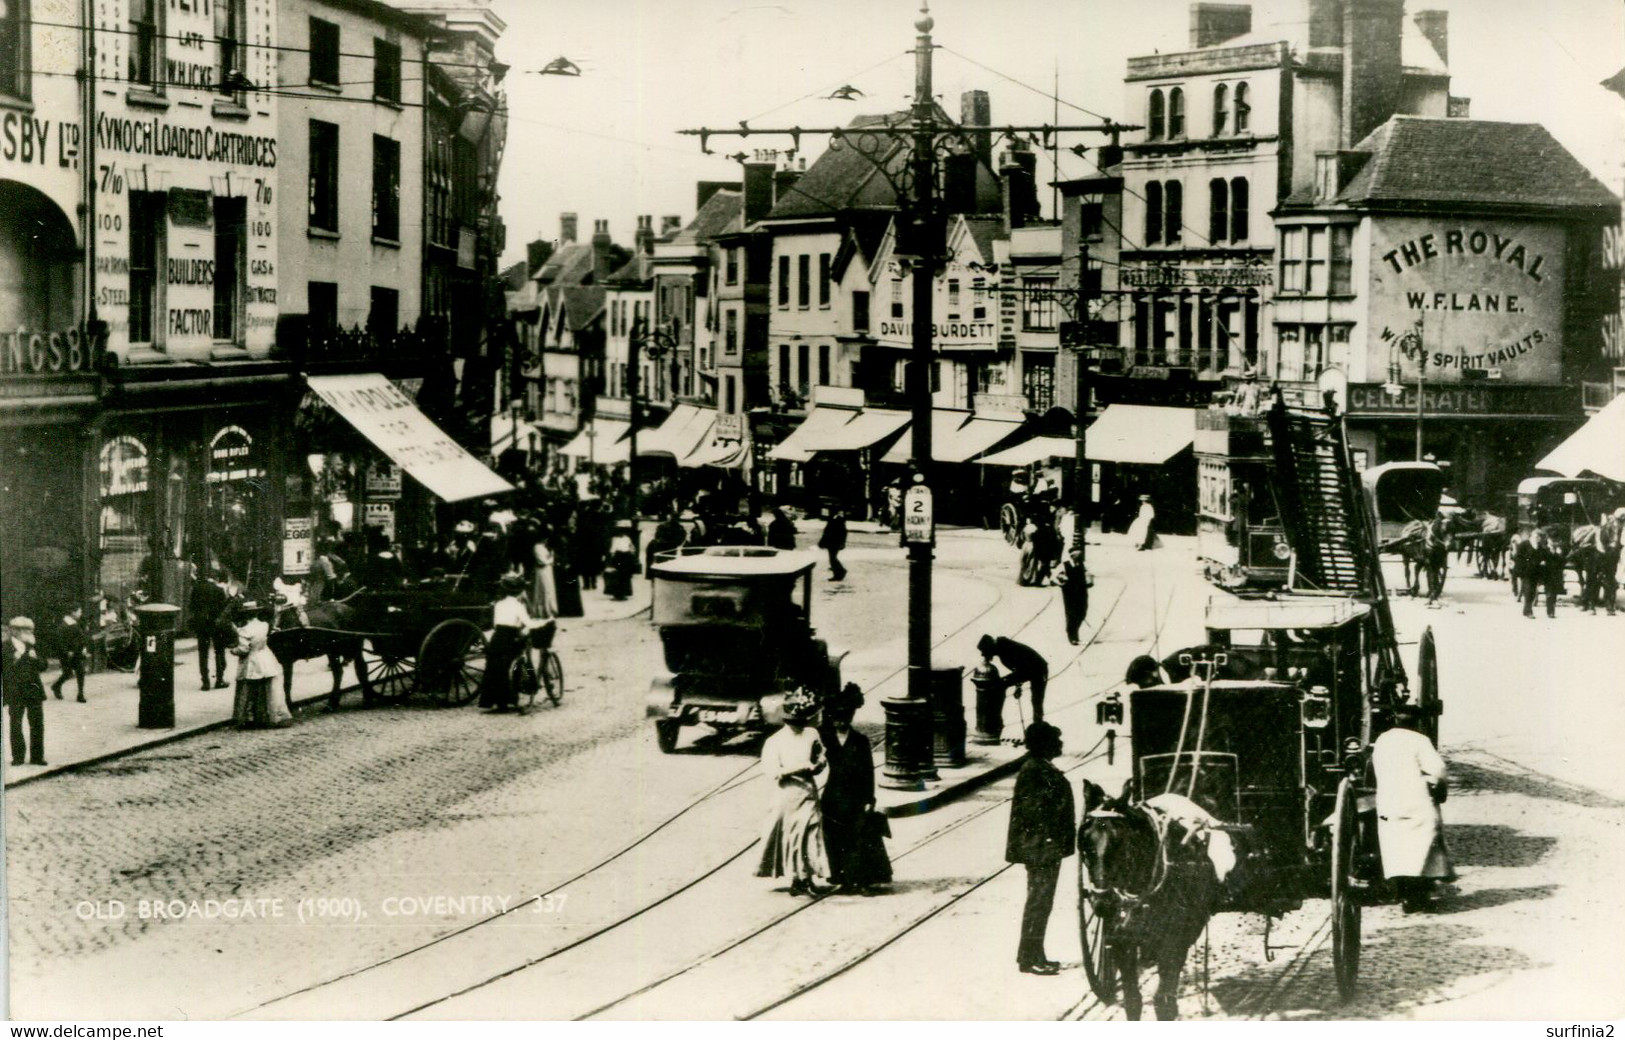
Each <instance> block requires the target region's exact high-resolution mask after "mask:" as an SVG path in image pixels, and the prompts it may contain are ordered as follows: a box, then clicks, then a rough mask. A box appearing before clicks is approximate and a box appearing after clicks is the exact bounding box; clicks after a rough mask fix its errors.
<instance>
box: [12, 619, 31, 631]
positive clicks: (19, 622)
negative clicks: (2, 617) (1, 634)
mask: <svg viewBox="0 0 1625 1040" xmlns="http://www.w3.org/2000/svg"><path fill="white" fill-rule="evenodd" d="M6 624H7V625H9V626H11V627H12V628H20V629H27V630H29V631H33V629H34V622H33V621H32V620H30V619H28V618H25V617H14V618H12V619H11V620H10V621H7V622H6Z"/></svg>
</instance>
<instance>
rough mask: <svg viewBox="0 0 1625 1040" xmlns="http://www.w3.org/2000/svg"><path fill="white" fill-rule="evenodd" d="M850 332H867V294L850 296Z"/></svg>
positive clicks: (855, 293) (861, 293)
mask: <svg viewBox="0 0 1625 1040" xmlns="http://www.w3.org/2000/svg"><path fill="white" fill-rule="evenodd" d="M852 331H853V332H868V331H869V294H868V293H867V292H854V293H853V294H852Z"/></svg>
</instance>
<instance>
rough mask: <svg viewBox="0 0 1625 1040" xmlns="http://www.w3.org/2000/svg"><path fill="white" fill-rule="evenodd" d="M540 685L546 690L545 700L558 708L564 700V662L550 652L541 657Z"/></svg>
mask: <svg viewBox="0 0 1625 1040" xmlns="http://www.w3.org/2000/svg"><path fill="white" fill-rule="evenodd" d="M542 685H543V686H544V687H545V688H546V689H547V699H548V700H549V701H552V702H553V707H555V708H556V707H558V706H559V703H560V702H561V701H563V700H564V662H563V661H560V660H559V655H558V654H555V653H554V652H553V651H551V650H549V651H548V652H547V653H546V654H545V655H543V657H542Z"/></svg>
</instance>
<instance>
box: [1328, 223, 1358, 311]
mask: <svg viewBox="0 0 1625 1040" xmlns="http://www.w3.org/2000/svg"><path fill="white" fill-rule="evenodd" d="M1331 246H1332V249H1331V279H1330V283H1329V285H1328V287H1327V289H1328V291H1329V292H1331V293H1332V294H1333V295H1340V296H1347V295H1348V294H1350V293H1352V292H1353V291H1354V228H1353V227H1351V226H1348V225H1343V226H1341V227H1333V228H1332V229H1331Z"/></svg>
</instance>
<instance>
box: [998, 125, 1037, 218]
mask: <svg viewBox="0 0 1625 1040" xmlns="http://www.w3.org/2000/svg"><path fill="white" fill-rule="evenodd" d="M1037 173H1038V156H1037V155H1035V154H1034V153H1033V151H1032V148H1031V146H1030V145H1028V144H1027V142H1025V141H1022V140H1015V141H1012V142H1011V143H1010V148H1009V150H1008V151H1006V152H1005V153H1004V158H1003V160H1002V161H1001V162H1000V163H999V182H1000V188H1001V189H1002V194H1003V200H1004V229H1005V231H1007V232H1008V231H1013V230H1015V229H1016V228H1020V227H1026V226H1027V222H1028V221H1030V220H1032V219H1033V218H1035V217H1037V216H1038V184H1037Z"/></svg>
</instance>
